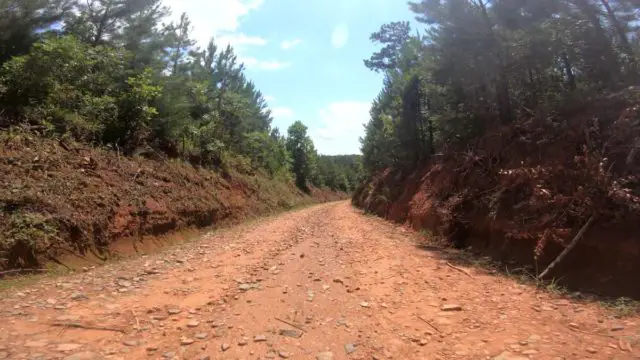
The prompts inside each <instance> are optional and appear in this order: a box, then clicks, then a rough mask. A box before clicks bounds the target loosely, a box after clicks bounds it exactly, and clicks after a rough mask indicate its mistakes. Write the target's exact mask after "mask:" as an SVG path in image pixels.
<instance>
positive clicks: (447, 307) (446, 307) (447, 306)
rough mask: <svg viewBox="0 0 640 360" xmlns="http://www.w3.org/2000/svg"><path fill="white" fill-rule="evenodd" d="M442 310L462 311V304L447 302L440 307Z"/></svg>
mask: <svg viewBox="0 0 640 360" xmlns="http://www.w3.org/2000/svg"><path fill="white" fill-rule="evenodd" d="M440 310H442V311H462V306H460V305H458V304H445V305H442V307H441V308H440Z"/></svg>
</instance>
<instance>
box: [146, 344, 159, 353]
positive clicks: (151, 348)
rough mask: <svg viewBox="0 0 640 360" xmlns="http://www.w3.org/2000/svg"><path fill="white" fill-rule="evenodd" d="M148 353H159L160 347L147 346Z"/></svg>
mask: <svg viewBox="0 0 640 360" xmlns="http://www.w3.org/2000/svg"><path fill="white" fill-rule="evenodd" d="M147 351H149V352H153V351H158V347H157V346H156V345H151V346H147Z"/></svg>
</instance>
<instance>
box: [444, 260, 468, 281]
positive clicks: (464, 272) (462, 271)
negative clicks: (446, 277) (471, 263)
mask: <svg viewBox="0 0 640 360" xmlns="http://www.w3.org/2000/svg"><path fill="white" fill-rule="evenodd" d="M447 266H448V267H450V268H452V269H454V270H458V271H460V272H461V273H463V274H465V275H467V276H468V277H470V278H473V276H472V275H471V274H470V273H469V272H468V271H467V270H465V269H462V268H459V267H457V266H453V265H451V263H450V262H448V261H447Z"/></svg>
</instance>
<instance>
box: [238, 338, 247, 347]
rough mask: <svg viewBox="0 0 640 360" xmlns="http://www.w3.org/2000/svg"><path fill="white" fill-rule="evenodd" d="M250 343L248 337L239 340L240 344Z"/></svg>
mask: <svg viewBox="0 0 640 360" xmlns="http://www.w3.org/2000/svg"><path fill="white" fill-rule="evenodd" d="M248 343H249V341H248V339H247V338H243V339H241V340H239V341H238V346H245V345H247V344H248Z"/></svg>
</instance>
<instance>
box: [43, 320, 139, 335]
mask: <svg viewBox="0 0 640 360" xmlns="http://www.w3.org/2000/svg"><path fill="white" fill-rule="evenodd" d="M51 326H59V327H63V328H74V329H86V330H101V331H115V332H119V333H123V334H126V331H124V329H120V328H115V327H108V326H95V325H85V324H80V323H66V322H65V323H53V324H51Z"/></svg>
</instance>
